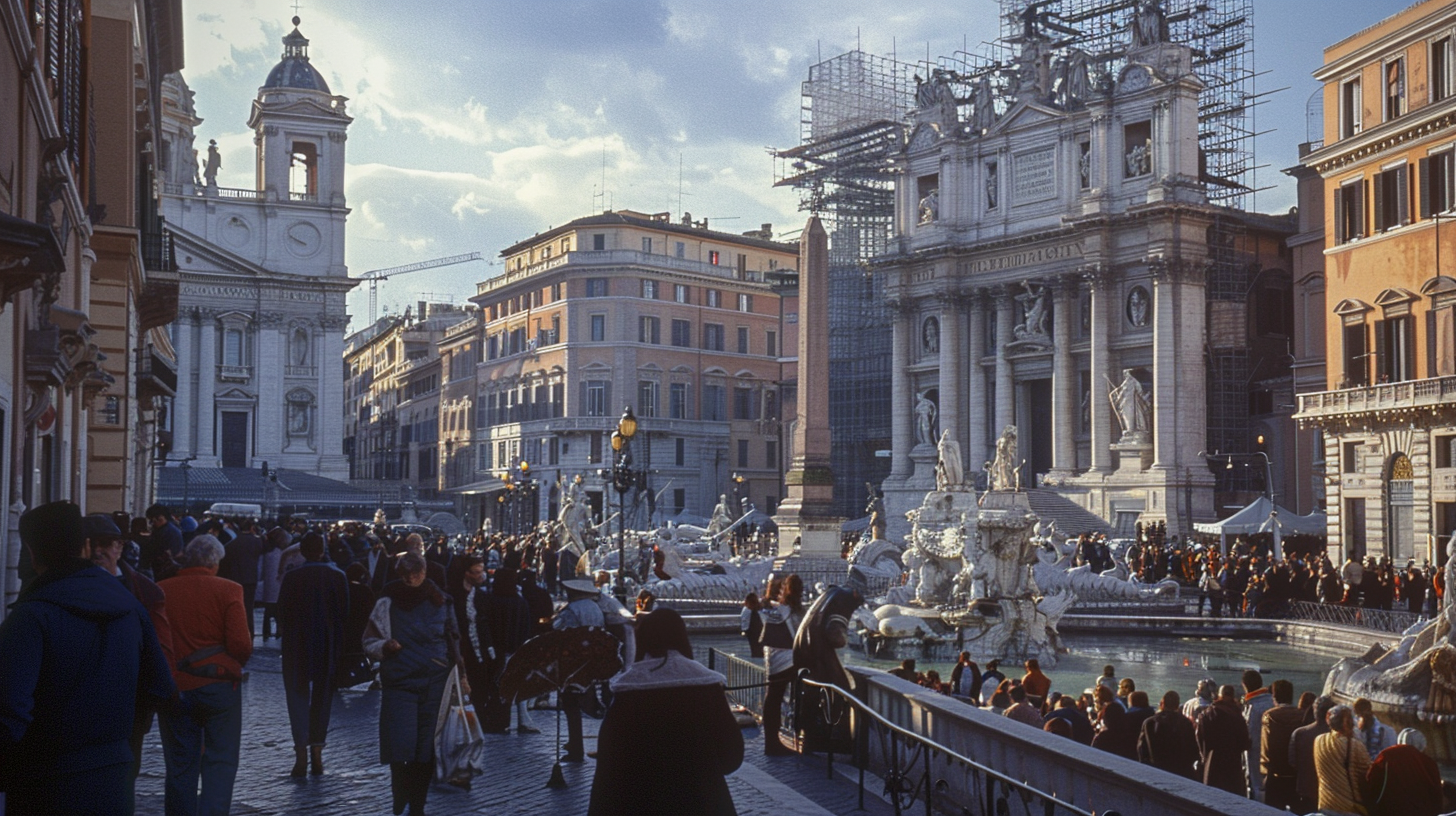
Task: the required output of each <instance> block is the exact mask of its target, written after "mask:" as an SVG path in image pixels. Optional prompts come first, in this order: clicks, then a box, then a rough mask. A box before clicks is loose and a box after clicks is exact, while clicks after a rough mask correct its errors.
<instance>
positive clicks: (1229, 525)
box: [1193, 496, 1326, 558]
mask: <svg viewBox="0 0 1456 816" xmlns="http://www.w3.org/2000/svg"><path fill="white" fill-rule="evenodd" d="M1193 529H1194V530H1197V531H1198V532H1200V533H1207V534H1209V535H1216V536H1218V537H1219V548H1220V549H1221V550H1223V551H1224V552H1228V537H1229V536H1231V535H1234V536H1240V535H1257V534H1258V533H1273V534H1274V557H1275V558H1280V557H1281V555H1282V554H1281V553H1280V552H1279V541H1280V538H1281V537H1282V536H1286V535H1324V534H1325V529H1326V528H1325V515H1324V514H1323V513H1311V514H1310V515H1307V516H1300V515H1296V514H1294V513H1292V512H1290V511H1288V510H1285V509H1284V508H1283V507H1280V506H1278V505H1276V504H1274V503H1273V502H1272V501H1269V499H1268V498H1266V497H1264V496H1260V497H1259V498H1257V499H1255V500H1254V501H1253V502H1252V503H1250V504H1249V505H1248V506H1247V507H1245V508H1243V509H1242V510H1240V511H1239V512H1237V513H1234V514H1233V515H1232V516H1229V517H1228V518H1226V519H1223V520H1222V521H1215V522H1211V523H1208V524H1195V525H1193Z"/></svg>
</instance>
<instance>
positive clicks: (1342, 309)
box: [1335, 298, 1375, 317]
mask: <svg viewBox="0 0 1456 816" xmlns="http://www.w3.org/2000/svg"><path fill="white" fill-rule="evenodd" d="M1373 308H1375V307H1374V306H1371V305H1370V304H1368V303H1366V302H1365V301H1363V300H1357V299H1355V298H1345V299H1344V300H1342V301H1340V302H1339V303H1337V304H1335V314H1337V315H1339V316H1341V317H1351V316H1354V315H1362V314H1364V313H1366V312H1368V311H1370V310H1371V309H1373Z"/></svg>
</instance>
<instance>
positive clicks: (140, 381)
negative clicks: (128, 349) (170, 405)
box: [136, 343, 177, 399]
mask: <svg viewBox="0 0 1456 816" xmlns="http://www.w3.org/2000/svg"><path fill="white" fill-rule="evenodd" d="M136 378H137V396H138V397H139V398H141V399H148V398H150V397H175V396H177V363H176V361H175V360H173V359H171V358H170V357H166V356H164V355H163V354H162V353H161V352H159V351H158V350H157V348H156V347H155V346H153V345H151V344H150V343H149V344H147V345H146V346H145V347H143V348H139V349H137V369H136Z"/></svg>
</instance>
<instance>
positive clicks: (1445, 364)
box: [1436, 306, 1456, 377]
mask: <svg viewBox="0 0 1456 816" xmlns="http://www.w3.org/2000/svg"><path fill="white" fill-rule="evenodd" d="M1436 376H1437V377H1456V307H1451V306H1447V307H1446V308H1444V309H1437V310H1436Z"/></svg>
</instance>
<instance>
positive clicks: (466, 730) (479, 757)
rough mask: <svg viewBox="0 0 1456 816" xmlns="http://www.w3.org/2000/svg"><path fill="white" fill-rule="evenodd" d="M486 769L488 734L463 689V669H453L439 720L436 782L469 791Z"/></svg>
mask: <svg viewBox="0 0 1456 816" xmlns="http://www.w3.org/2000/svg"><path fill="white" fill-rule="evenodd" d="M484 770H485V735H484V734H483V733H482V732H481V730H480V721H479V720H477V719H476V717H475V708H474V707H473V706H471V705H469V704H467V703H466V702H465V695H464V693H462V692H461V690H460V669H459V668H455V669H451V670H450V679H449V680H446V681H445V695H444V697H442V698H441V699H440V714H439V716H437V717H436V718H435V781H437V782H448V783H450V784H451V785H456V786H458V787H462V788H466V789H468V788H469V787H470V780H471V778H472V777H474V776H475V775H477V774H479V773H481V772H483V771H484Z"/></svg>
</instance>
